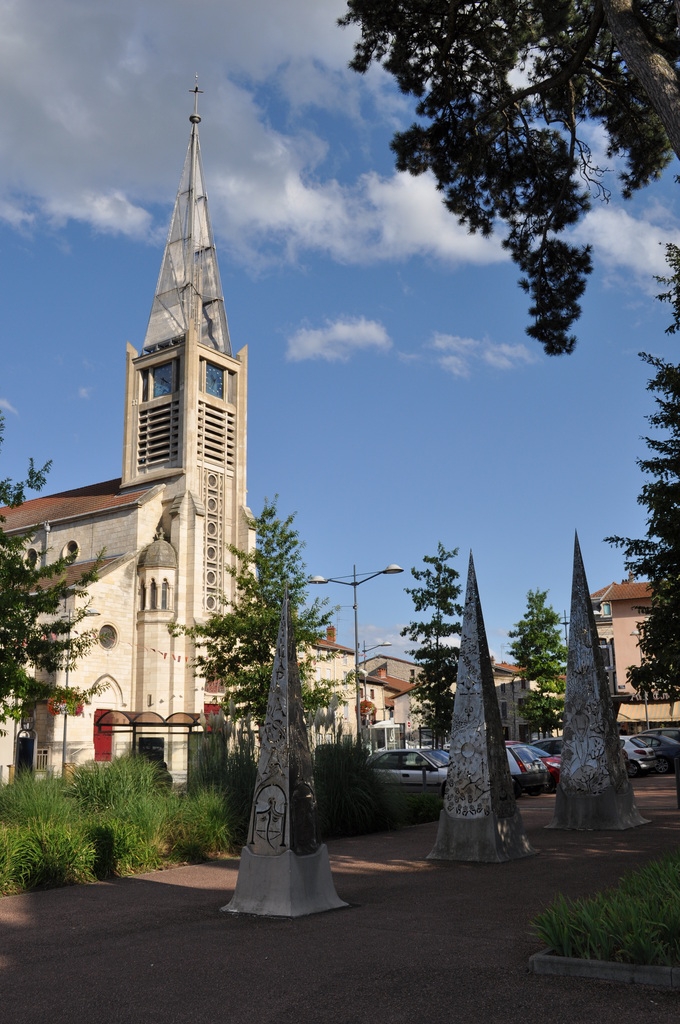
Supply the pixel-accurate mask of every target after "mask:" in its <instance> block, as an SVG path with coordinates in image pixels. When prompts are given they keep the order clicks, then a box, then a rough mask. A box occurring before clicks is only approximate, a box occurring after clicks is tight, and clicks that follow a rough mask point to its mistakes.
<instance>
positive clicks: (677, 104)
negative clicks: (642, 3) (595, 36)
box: [602, 0, 680, 158]
mask: <svg viewBox="0 0 680 1024" xmlns="http://www.w3.org/2000/svg"><path fill="white" fill-rule="evenodd" d="M602 7H603V9H604V12H605V15H606V18H607V24H608V26H609V30H610V32H611V34H612V36H613V37H614V40H615V42H616V45H617V46H618V49H619V52H620V53H621V56H622V57H623V59H624V60H625V62H626V64H627V65H628V68H629V70H630V71H631V72H632V73H633V75H635V77H636V78H637V79H638V81H639V82H640V83H641V85H642V86H643V87H644V89H645V92H646V93H647V96H648V97H649V102H650V103H651V104H652V106H653V107H654V110H655V111H656V113H657V115H658V117H659V119H660V121H661V123H662V124H663V126H664V128H665V129H666V133H667V135H668V139H669V141H670V144H671V146H672V147H673V149H674V151H675V155H676V156H677V157H678V158H680V81H679V80H678V75H677V73H676V71H675V68H674V67H673V65H672V64H671V63H670V62H669V61H668V60H667V58H666V57H665V56H664V55H663V54H662V53H660V52H659V51H658V50H656V49H655V48H654V46H653V45H652V44H651V43H650V41H649V39H648V38H647V36H646V35H645V34H644V32H643V31H642V29H641V27H640V24H639V22H638V20H637V17H636V16H635V12H634V10H633V3H632V0H602Z"/></svg>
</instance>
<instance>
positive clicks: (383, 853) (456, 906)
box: [0, 776, 680, 1024]
mask: <svg viewBox="0 0 680 1024" xmlns="http://www.w3.org/2000/svg"><path fill="white" fill-rule="evenodd" d="M633 785H634V788H635V794H636V801H637V804H638V807H639V809H640V811H641V813H642V814H643V815H644V816H645V817H646V818H649V819H651V820H650V824H648V825H644V826H642V827H639V828H635V829H630V830H628V831H625V832H557V831H552V830H546V829H545V825H546V824H547V823H548V822H549V821H550V820H551V818H552V808H553V803H554V797H552V796H549V795H547V794H546V795H543V796H539V797H523V798H522V799H521V800H520V801H519V807H520V809H521V812H522V817H523V820H524V824H525V829H526V832H527V834H528V836H529V840H530V842H531V844H532V845H533V847H534V849H535V850H536V851H537V856H535V857H531V858H527V859H524V860H521V861H514V862H512V863H508V864H500V865H477V864H461V863H455V862H432V861H427V860H425V857H426V856H427V854H428V853H429V851H430V849H431V848H432V846H433V844H434V839H435V835H436V827H437V826H436V824H428V825H418V826H415V827H413V828H408V829H404V830H401V831H399V832H391V833H380V834H377V835H372V836H361V837H357V838H353V839H341V840H335V841H332V842H330V843H329V844H328V848H329V853H330V858H331V865H332V869H333V876H334V880H335V885H336V889H337V892H338V895H339V896H340V897H341V898H342V899H344V900H346V901H347V902H348V903H349V904H350V906H349V907H348V908H347V909H343V910H336V911H331V912H329V913H325V914H315V915H312V916H310V917H306V918H299V919H297V920H276V919H270V918H257V917H244V916H236V915H231V914H220V912H219V911H220V908H221V907H222V906H224V905H225V904H226V903H227V902H228V901H229V899H230V898H231V895H232V892H233V889H234V885H235V882H236V877H237V872H238V860H220V861H215V862H211V863H208V864H201V865H196V866H188V867H179V868H174V869H171V870H167V871H157V872H153V873H150V874H145V875H138V876H136V877H134V878H123V879H114V880H112V881H110V882H100V883H97V884H94V885H87V886H74V887H70V888H66V889H54V890H49V891H45V892H33V893H27V894H25V895H20V896H9V897H5V898H3V899H0V1022H1V1024H10V1022H12V1024H13V1022H22V1024H23V1022H30V1024H48V1022H49V1024H55V1022H59V1024H61V1022H68V1024H95V1022H99V1021H106V1022H113V1024H128V1022H130V1024H188V1022H192V1024H193V1022H197V1021H201V1022H213V1021H214V1022H222V1021H226V1022H229V1024H270V1022H271V1024H288V1022H294V1024H298V1022H299V1024H326V1022H328V1024H363V1022H366V1024H368V1022H371V1024H401V1022H409V1024H410V1022H418V1024H429V1022H438V1021H442V1022H444V1021H445V1022H447V1024H459V1022H460V1024H475V1022H478V1021H479V1022H490V1024H496V1022H499V1024H501V1022H502V1024H547V1022H553V1021H556V1022H561V1024H572V1022H573V1024H577V1022H578V1024H590V1022H593V1024H610V1022H611V1024H614V1022H616V1024H627V1022H631V1024H632V1022H633V1021H634V1022H635V1024H641V1022H643V1021H644V1022H645V1024H646V1022H649V1024H679V1022H680V994H678V993H673V992H670V991H663V990H658V989H654V988H651V987H647V986H638V985H617V984H613V983H610V982H601V981H589V980H588V981H586V980H581V979H569V978H550V977H541V976H536V975H533V974H531V973H530V972H529V970H528V960H529V957H530V955H531V954H532V953H534V952H536V951H538V950H539V949H540V948H541V944H540V942H539V941H538V940H537V939H536V938H535V937H533V935H532V932H531V920H532V918H533V917H534V915H535V914H537V913H538V912H539V911H541V910H542V909H543V908H544V907H546V906H547V905H548V904H549V903H550V902H551V901H552V899H553V897H554V896H555V895H556V894H557V893H558V892H562V893H564V894H565V895H566V896H570V897H574V896H579V895H587V894H589V893H593V892H595V891H597V890H599V889H602V888H604V887H606V886H608V885H612V884H614V883H616V881H617V880H618V878H619V877H620V876H621V874H622V873H624V872H626V871H628V870H630V869H632V868H635V867H637V866H638V865H642V864H645V863H646V862H647V861H649V860H651V859H653V858H655V857H656V856H658V855H660V854H662V853H663V852H664V851H666V850H670V849H673V848H675V847H677V845H678V842H679V841H680V811H678V809H677V798H676V788H675V778H674V777H673V776H670V777H661V776H653V777H648V778H643V779H639V780H635V781H634V783H633Z"/></svg>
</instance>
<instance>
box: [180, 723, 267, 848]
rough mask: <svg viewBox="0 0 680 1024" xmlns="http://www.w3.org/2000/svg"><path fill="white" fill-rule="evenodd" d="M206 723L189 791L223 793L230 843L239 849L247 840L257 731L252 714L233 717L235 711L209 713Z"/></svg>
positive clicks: (193, 765)
mask: <svg viewBox="0 0 680 1024" xmlns="http://www.w3.org/2000/svg"><path fill="white" fill-rule="evenodd" d="M234 710H235V709H234ZM207 726H208V730H209V731H206V732H205V733H204V734H203V736H202V738H201V742H200V745H199V747H198V750H197V753H196V756H195V759H194V762H193V764H192V766H191V770H190V773H189V784H188V794H189V797H192V798H193V797H196V796H198V795H199V794H201V793H203V792H206V791H213V792H215V793H218V794H221V795H222V797H223V798H224V807H225V814H226V817H227V820H228V823H229V834H230V837H231V845H232V848H238V847H240V846H243V845H244V843H245V842H246V841H247V837H248V825H249V822H250V810H251V806H252V802H253V794H254V792H255V783H256V781H257V756H256V750H255V746H256V744H255V740H256V733H255V730H254V728H253V726H252V724H251V721H250V717H249V716H246V717H245V718H241V719H238V720H234V717H233V712H230V713H229V714H228V715H225V714H224V713H223V712H220V713H219V714H217V715H209V716H208V718H207Z"/></svg>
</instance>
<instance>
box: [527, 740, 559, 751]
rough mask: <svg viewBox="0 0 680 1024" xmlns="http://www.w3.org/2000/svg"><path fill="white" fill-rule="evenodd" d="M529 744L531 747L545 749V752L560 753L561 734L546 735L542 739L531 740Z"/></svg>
mask: <svg viewBox="0 0 680 1024" xmlns="http://www.w3.org/2000/svg"><path fill="white" fill-rule="evenodd" d="M531 745H532V747H540V748H541V750H545V752H546V754H561V753H562V737H561V736H546V738H545V739H543V740H533V742H532V744H531Z"/></svg>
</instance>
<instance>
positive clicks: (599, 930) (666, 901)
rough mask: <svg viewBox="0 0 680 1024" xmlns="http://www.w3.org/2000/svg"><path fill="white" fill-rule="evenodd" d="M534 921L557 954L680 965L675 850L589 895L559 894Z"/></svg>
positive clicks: (678, 855) (679, 867)
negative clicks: (577, 896) (571, 898)
mask: <svg viewBox="0 0 680 1024" xmlns="http://www.w3.org/2000/svg"><path fill="white" fill-rule="evenodd" d="M533 927H534V931H535V933H536V935H537V936H538V937H539V938H540V939H541V940H542V941H543V942H545V943H546V945H547V946H549V947H550V949H551V950H552V951H553V952H554V953H556V954H558V955H559V956H568V957H576V958H578V959H589V960H608V961H613V962H617V963H631V964H651V965H655V966H673V967H675V966H680V851H676V852H674V853H670V854H667V855H666V856H665V857H663V858H661V859H660V860H658V861H654V862H653V863H651V864H648V865H646V866H645V867H644V868H641V869H639V870H638V871H633V872H631V873H630V874H627V875H625V876H624V877H623V878H622V879H621V882H620V883H619V885H618V886H616V887H615V888H612V889H606V890H605V891H604V892H601V893H597V894H596V895H595V896H592V897H590V898H587V899H578V900H567V899H565V897H564V896H562V895H559V896H558V897H557V898H556V899H555V901H554V902H553V904H552V906H550V907H549V908H548V909H547V910H545V911H544V912H543V913H542V914H539V915H538V917H536V918H535V919H534V922H533Z"/></svg>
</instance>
